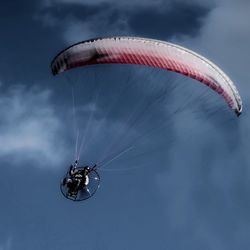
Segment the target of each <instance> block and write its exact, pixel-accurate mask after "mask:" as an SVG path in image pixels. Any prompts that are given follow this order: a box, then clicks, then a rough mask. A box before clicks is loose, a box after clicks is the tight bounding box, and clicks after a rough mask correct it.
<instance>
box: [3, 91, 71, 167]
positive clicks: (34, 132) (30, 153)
mask: <svg viewBox="0 0 250 250" xmlns="http://www.w3.org/2000/svg"><path fill="white" fill-rule="evenodd" d="M50 97H51V92H50V91H48V90H41V89H37V88H30V89H28V88H27V87H24V86H14V87H11V88H9V89H8V90H7V91H6V92H5V93H3V92H2V94H1V95H0V116H1V123H0V141H1V148H0V157H1V158H2V159H11V161H12V162H14V163H18V164H21V163H24V162H26V161H30V162H32V165H35V166H39V167H44V166H47V167H48V168H51V167H53V166H57V165H59V164H60V163H61V161H62V160H63V157H64V156H66V155H67V153H66V149H65V148H64V147H63V146H62V145H64V144H65V143H64V141H63V140H64V138H63V137H62V136H61V132H62V127H61V122H60V120H59V118H58V117H57V116H56V113H55V110H54V109H53V107H52V105H51V103H50Z"/></svg>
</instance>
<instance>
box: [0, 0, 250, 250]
mask: <svg viewBox="0 0 250 250" xmlns="http://www.w3.org/2000/svg"><path fill="white" fill-rule="evenodd" d="M249 12H250V2H249V1H248V0H238V1H233V0H212V1H204V0H199V1H198V0H190V1H184V0H156V1H150V0H133V1H132V0H127V1H117V0H86V1H85V0H42V1H37V0H32V1H30V0H26V1H16V0H13V1H1V2H0V19H1V20H0V32H1V46H0V54H1V57H0V117H1V120H0V141H1V145H2V147H1V148H0V163H1V164H0V165H1V175H0V195H1V198H2V199H1V210H0V211H1V212H0V250H15V249H18V250H29V249H32V250H33V249H36V250H40V249H43V250H44V249H53V250H57V249H60V250H64V249H65V250H66V249H67V250H68V249H73V250H78V249H79V250H80V249H86V250H87V249H91V250H99V249H102V250H105V249H107V250H113V249H120V250H127V249H143V250H148V249H158V250H166V249H171V250H179V249H190V250H191V249H192V250H196V249H197V250H198V249H204V250H210V249H213V250H231V249H232V250H234V249H242V250H245V249H248V246H249V244H250V216H249V211H250V184H249V183H250V169H249V163H250V156H249V150H250V142H249V141H250V140H249V139H250V135H249V127H250V126H249V125H250V116H249V112H248V110H249V109H250V103H249V98H250V94H249V93H250V91H249V90H250V87H249V86H248V85H249V80H250V76H249V69H248V66H249V58H250V51H249V49H248V47H249V43H250V32H249V23H250V16H249ZM118 35H124V36H139V37H148V38H153V39H159V40H164V41H170V42H174V43H176V44H179V45H182V46H184V47H187V48H189V49H192V50H194V51H196V52H198V53H200V54H202V55H203V56H205V57H207V58H209V59H210V60H212V61H213V62H215V63H216V64H217V65H218V66H219V67H221V68H222V69H223V70H224V71H225V72H226V73H227V74H228V75H229V76H230V77H231V79H232V80H233V81H234V82H235V85H236V86H237V88H238V90H239V92H240V95H241V97H242V101H243V113H242V115H241V116H240V117H239V118H236V116H235V115H234V114H233V112H231V111H230V109H229V108H228V107H227V105H226V104H225V102H224V100H223V99H222V98H221V97H219V96H218V95H217V94H216V93H214V92H212V91H211V90H209V89H208V88H206V87H205V86H203V85H201V84H199V83H197V82H196V81H195V80H191V79H187V78H185V77H182V76H180V75H178V74H176V73H171V72H166V71H164V70H159V69H153V68H147V67H143V66H135V65H98V66H89V67H85V68H79V69H76V70H72V71H69V72H67V73H65V74H62V75H59V76H56V77H54V76H52V74H51V70H50V63H51V60H52V59H53V58H54V56H55V55H56V54H57V53H58V52H60V51H61V50H63V49H64V48H66V47H68V46H69V45H71V44H73V43H76V42H79V41H82V40H85V39H90V38H94V37H103V36H105V37H107V36H118ZM73 103H74V104H73ZM177 111H178V112H177ZM77 131H79V133H80V134H79V135H80V136H79V138H82V141H83V144H82V147H81V150H80V147H78V150H79V151H80V162H81V164H94V163H99V162H105V164H106V165H105V166H103V167H102V168H100V170H99V174H100V176H101V186H100V188H99V190H98V191H97V193H96V194H95V195H94V196H93V197H92V198H91V199H89V200H87V201H83V202H71V201H69V200H67V199H65V198H64V197H63V196H62V195H61V193H60V188H59V185H60V180H61V178H63V176H64V175H65V173H66V172H67V169H68V167H69V165H70V164H71V163H72V161H73V160H74V157H75V141H76V135H77ZM124 150H125V152H124ZM120 152H124V153H123V154H119V153H120ZM116 156H117V157H116ZM114 157H115V158H114Z"/></svg>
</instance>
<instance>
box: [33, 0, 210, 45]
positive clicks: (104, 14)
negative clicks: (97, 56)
mask: <svg viewBox="0 0 250 250" xmlns="http://www.w3.org/2000/svg"><path fill="white" fill-rule="evenodd" d="M212 6H213V4H206V3H205V2H204V3H202V4H201V3H199V1H191V2H189V3H186V2H184V1H181V0H180V1H143V2H142V1H126V2H123V1H112V0H109V1H101V0H100V1H93V2H92V1H90V2H88V1H67V0H55V1H47V2H46V3H44V5H43V7H41V9H40V10H39V11H38V12H37V14H36V18H37V19H38V20H40V21H42V22H43V23H44V24H45V25H47V26H54V27H55V28H57V30H59V31H60V32H61V33H62V38H63V39H64V41H65V42H66V43H68V44H69V43H72V42H78V41H80V40H84V39H89V38H93V37H99V36H110V35H111V36H115V35H135V36H149V37H153V38H158V39H170V38H171V37H172V36H174V35H181V34H182V35H187V36H196V35H197V34H198V33H199V30H200V28H201V27H202V25H203V21H204V19H205V18H206V16H207V15H208V13H209V11H210V9H211V8H212ZM155 25H156V26H157V28H155ZM58 28H59V29H58Z"/></svg>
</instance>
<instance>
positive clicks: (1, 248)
mask: <svg viewBox="0 0 250 250" xmlns="http://www.w3.org/2000/svg"><path fill="white" fill-rule="evenodd" d="M11 248H12V238H11V237H8V239H7V240H6V241H5V242H1V243H0V250H11Z"/></svg>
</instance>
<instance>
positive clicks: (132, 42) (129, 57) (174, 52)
mask: <svg viewBox="0 0 250 250" xmlns="http://www.w3.org/2000/svg"><path fill="white" fill-rule="evenodd" d="M101 63H121V64H141V65H147V66H152V67H157V68H162V69H166V70H170V71H174V72H177V73H180V74H183V75H186V76H188V77H190V78H193V79H196V80H198V81H199V82H202V83H204V84H205V85H207V86H208V87H210V88H211V89H213V90H214V91H215V92H217V93H218V94H219V95H221V96H222V97H224V99H225V101H226V102H227V104H228V105H229V106H230V108H231V109H232V110H234V112H235V113H236V114H237V115H238V116H239V115H240V114H241V112H242V101H241V98H240V95H239V93H238V91H237V89H236V87H235V85H234V84H233V82H232V81H231V80H230V78H229V77H228V76H227V75H226V74H225V73H224V72H223V71H222V70H221V69H220V68H218V67H217V66H216V65H215V64H213V63H212V62H211V61H209V60H208V59H206V58H204V57H202V56H201V55H199V54H197V53H195V52H193V51H191V50H188V49H186V48H183V47H181V46H178V45H175V44H172V43H167V42H163V41H158V40H152V39H146V38H136V37H111V38H97V39H92V40H87V41H83V42H80V43H78V44H75V45H73V46H71V47H69V48H67V49H65V50H64V51H62V52H61V53H59V54H58V55H57V56H56V57H55V59H54V60H53V61H52V64H51V69H52V73H53V74H54V75H56V74H59V73H61V72H64V71H66V70H69V69H71V68H75V67H79V66H84V65H90V64H101Z"/></svg>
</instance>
